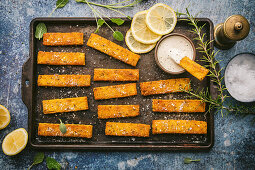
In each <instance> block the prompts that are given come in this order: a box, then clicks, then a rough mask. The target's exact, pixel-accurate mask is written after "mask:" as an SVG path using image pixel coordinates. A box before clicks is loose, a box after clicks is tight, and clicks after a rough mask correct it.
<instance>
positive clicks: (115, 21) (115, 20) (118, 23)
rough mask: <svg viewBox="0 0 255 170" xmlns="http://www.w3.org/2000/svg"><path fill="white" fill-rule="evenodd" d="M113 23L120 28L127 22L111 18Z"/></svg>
mask: <svg viewBox="0 0 255 170" xmlns="http://www.w3.org/2000/svg"><path fill="white" fill-rule="evenodd" d="M111 21H112V22H113V23H115V24H117V25H118V26H120V25H122V24H123V23H124V22H125V21H124V20H123V19H120V18H111Z"/></svg>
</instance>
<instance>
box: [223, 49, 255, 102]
mask: <svg viewBox="0 0 255 170" xmlns="http://www.w3.org/2000/svg"><path fill="white" fill-rule="evenodd" d="M224 81H225V85H226V88H227V90H228V92H229V94H230V95H231V96H232V97H233V98H234V99H236V100H238V101H240V102H254V101H255V55H254V54H252V53H241V54H238V55H236V56H234V57H233V58H232V59H231V60H230V61H229V63H228V65H227V67H226V70H225V75H224Z"/></svg>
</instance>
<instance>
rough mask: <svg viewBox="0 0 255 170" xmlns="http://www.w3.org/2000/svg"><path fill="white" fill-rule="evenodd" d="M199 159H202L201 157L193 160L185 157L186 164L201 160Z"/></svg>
mask: <svg viewBox="0 0 255 170" xmlns="http://www.w3.org/2000/svg"><path fill="white" fill-rule="evenodd" d="M199 161H200V159H195V160H192V159H191V158H184V163H185V164H190V163H191V162H199Z"/></svg>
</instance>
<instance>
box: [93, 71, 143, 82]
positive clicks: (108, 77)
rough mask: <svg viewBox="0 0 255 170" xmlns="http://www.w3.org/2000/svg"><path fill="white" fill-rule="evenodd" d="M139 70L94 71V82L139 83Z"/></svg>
mask: <svg viewBox="0 0 255 170" xmlns="http://www.w3.org/2000/svg"><path fill="white" fill-rule="evenodd" d="M138 80H139V70H138V69H103V68H97V69H94V81H138Z"/></svg>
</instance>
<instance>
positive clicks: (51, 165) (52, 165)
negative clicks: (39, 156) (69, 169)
mask: <svg viewBox="0 0 255 170" xmlns="http://www.w3.org/2000/svg"><path fill="white" fill-rule="evenodd" d="M46 165H47V168H48V169H50V170H51V169H55V170H61V165H60V164H59V163H58V161H56V160H55V159H54V158H51V157H47V158H46Z"/></svg>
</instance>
